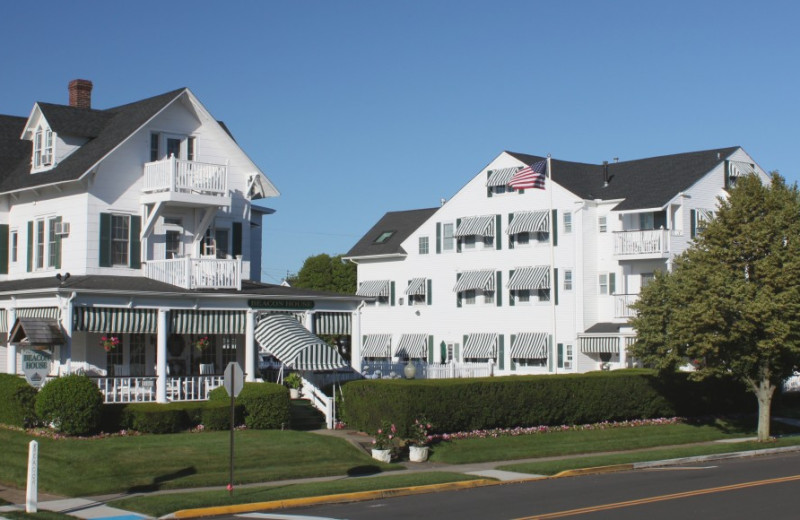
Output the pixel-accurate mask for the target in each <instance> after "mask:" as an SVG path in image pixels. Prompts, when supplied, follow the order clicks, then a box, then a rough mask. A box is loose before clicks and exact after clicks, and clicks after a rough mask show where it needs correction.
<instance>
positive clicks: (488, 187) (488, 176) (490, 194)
mask: <svg viewBox="0 0 800 520" xmlns="http://www.w3.org/2000/svg"><path fill="white" fill-rule="evenodd" d="M491 176H492V170H488V171H487V172H486V180H487V181H488V180H489V178H490V177H491ZM492 195H493V194H492V187H491V186H486V196H487V197H491V196H492Z"/></svg>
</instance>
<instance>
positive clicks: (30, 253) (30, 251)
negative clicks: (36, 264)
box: [28, 220, 33, 273]
mask: <svg viewBox="0 0 800 520" xmlns="http://www.w3.org/2000/svg"><path fill="white" fill-rule="evenodd" d="M31 271H33V221H32V220H29V221H28V272H29V273H30V272H31Z"/></svg>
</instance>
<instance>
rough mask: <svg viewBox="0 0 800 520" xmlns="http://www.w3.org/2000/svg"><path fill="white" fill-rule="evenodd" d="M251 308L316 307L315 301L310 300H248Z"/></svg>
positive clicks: (303, 308) (302, 308)
mask: <svg viewBox="0 0 800 520" xmlns="http://www.w3.org/2000/svg"><path fill="white" fill-rule="evenodd" d="M247 304H248V305H249V306H250V308H251V309H283V310H287V309H288V310H296V311H308V310H311V309H313V308H314V302H313V301H308V300H248V301H247Z"/></svg>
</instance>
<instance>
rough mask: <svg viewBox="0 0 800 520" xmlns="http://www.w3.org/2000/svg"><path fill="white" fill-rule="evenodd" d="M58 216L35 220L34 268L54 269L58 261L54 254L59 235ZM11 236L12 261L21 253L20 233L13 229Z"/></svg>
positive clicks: (33, 239) (42, 269) (35, 269)
mask: <svg viewBox="0 0 800 520" xmlns="http://www.w3.org/2000/svg"><path fill="white" fill-rule="evenodd" d="M57 219H58V217H56V216H52V215H51V216H47V217H38V218H36V219H34V221H33V237H32V244H33V264H32V265H33V270H34V271H47V270H49V269H54V268H55V266H56V262H57V261H58V259H57V258H55V257H54V256H53V255H55V253H56V243H57V242H58V237H57V236H56V234H55V232H56V230H55V223H56V220H57ZM11 233H12V236H11V244H10V247H11V248H12V250H11V261H12V262H16V261H17V258H18V255H19V243H18V242H16V243H15V241H18V240H19V234H18V232H17V230H13V231H12V232H11Z"/></svg>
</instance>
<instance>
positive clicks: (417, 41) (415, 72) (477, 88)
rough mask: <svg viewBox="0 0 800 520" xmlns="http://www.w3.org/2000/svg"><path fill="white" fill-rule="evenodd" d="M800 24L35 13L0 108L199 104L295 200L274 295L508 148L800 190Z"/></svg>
mask: <svg viewBox="0 0 800 520" xmlns="http://www.w3.org/2000/svg"><path fill="white" fill-rule="evenodd" d="M799 11H800V7H797V6H796V3H793V2H789V1H787V2H774V1H760V2H739V1H699V0H695V1H691V2H686V1H671V2H646V1H641V0H640V1H582V2H579V1H563V2H554V1H553V2H539V1H524V2H523V1H519V2H515V1H504V0H492V1H484V2H477V1H468V0H461V1H437V0H428V1H406V2H397V1H394V2H389V1H375V0H372V1H332V0H327V1H303V0H295V1H285V2H277V1H270V2H267V1H258V2H256V1H253V2H240V1H234V0H230V1H226V2H210V1H198V2H163V1H151V0H139V1H137V2H100V1H98V2H88V1H77V0H75V1H71V2H50V1H47V2H35V3H33V2H30V3H24V2H23V3H16V4H15V8H14V10H13V12H10V10H9V9H4V12H3V15H2V17H0V40H1V41H2V46H3V50H4V52H3V53H2V54H0V63H2V71H3V74H2V78H3V82H2V88H0V93H2V95H0V113H2V114H12V115H28V114H29V113H30V110H31V108H32V106H33V103H34V102H35V101H45V102H51V103H66V102H67V83H68V82H69V80H71V79H74V78H85V79H90V80H92V81H93V83H94V92H93V94H92V104H93V107H94V108H108V107H111V106H116V105H120V104H124V103H128V102H131V101H135V100H139V99H143V98H145V97H149V96H152V95H156V94H160V93H162V92H166V91H168V90H172V89H175V88H178V87H184V86H185V87H189V88H190V89H191V90H192V92H194V93H195V94H196V95H197V96H198V98H199V99H200V101H201V102H202V103H203V104H204V105H205V106H206V108H208V110H209V111H210V112H211V113H212V114H213V115H214V116H215V117H216V118H217V119H221V120H223V121H224V122H225V123H226V124H227V125H228V127H229V128H230V129H231V131H232V133H233V134H234V136H235V137H236V139H237V141H238V142H239V143H240V145H241V146H242V148H243V149H244V150H245V151H246V152H247V153H248V154H249V155H250V157H251V158H252V159H253V160H254V161H255V162H256V164H258V165H259V166H260V168H261V169H262V170H263V171H264V172H265V173H266V174H267V176H268V177H269V178H270V179H271V180H272V182H273V183H274V184H275V185H276V186H277V187H278V189H279V190H280V191H281V196H280V197H279V198H277V199H269V200H267V201H266V205H268V206H269V207H272V208H274V209H275V210H276V213H275V214H274V215H272V216H270V217H268V218H267V222H266V231H265V251H264V262H263V266H264V270H263V273H262V279H263V280H264V281H266V282H274V283H277V282H280V280H281V279H282V278H283V277H284V276H285V275H286V273H287V272H295V271H297V270H298V269H299V268H300V267H301V266H302V262H303V260H304V259H305V258H306V257H308V256H310V255H314V254H319V253H328V254H337V253H344V252H346V251H347V250H348V249H349V248H350V247H351V246H352V245H353V244H355V242H356V241H357V240H358V239H359V238H360V237H361V236H362V235H363V234H364V232H366V231H367V230H368V229H369V228H370V227H371V226H372V225H373V224H374V223H375V222H376V221H377V220H378V219H379V218H380V217H381V216H382V215H383V214H384V213H385V212H387V211H396V210H405V209H416V208H426V207H435V206H437V205H438V204H439V199H440V198H450V197H451V196H452V195H454V194H455V193H456V192H457V191H458V190H459V189H460V188H461V187H462V186H463V185H464V184H465V183H466V182H467V181H468V180H469V179H470V178H472V176H473V175H475V174H476V173H477V172H478V171H479V170H480V169H482V168H483V167H484V166H485V165H486V164H487V163H488V162H489V161H491V160H492V159H493V158H494V157H495V156H496V155H498V154H499V153H500V152H502V151H503V150H512V151H517V152H524V153H530V154H539V155H544V154H547V153H550V154H552V155H553V157H556V158H559V159H564V160H571V161H584V162H593V163H600V162H602V161H603V160H611V159H612V158H614V157H619V158H620V160H629V159H637V158H641V157H649V156H656V155H665V154H671V153H679V152H688V151H693V150H703V149H708V148H715V147H722V146H732V145H741V146H743V147H744V148H745V150H747V151H748V152H749V153H750V154H751V155H752V156H753V157H754V159H755V160H756V161H757V162H758V163H759V164H760V165H761V166H762V167H763V168H765V169H767V170H776V169H777V170H779V171H780V172H781V173H782V174H783V175H784V176H785V177H786V178H787V179H788V180H790V181H797V180H798V179H800V173H798V168H797V167H796V164H795V163H796V158H795V159H792V158H793V157H796V154H797V150H798V120H799V119H800V118H799V117H798V116H800V102H799V100H798V98H799V97H800V86H799V85H798V75H799V74H800V67H798V63H800V35H799V34H800V32H799V31H797V28H796V24H797V21H798V20H800V12H799Z"/></svg>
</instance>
